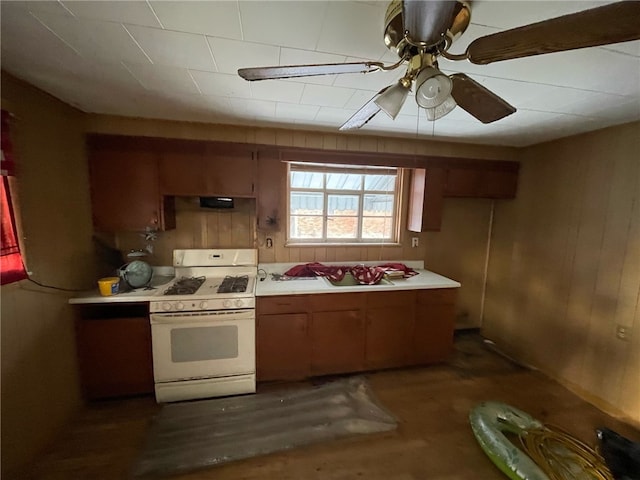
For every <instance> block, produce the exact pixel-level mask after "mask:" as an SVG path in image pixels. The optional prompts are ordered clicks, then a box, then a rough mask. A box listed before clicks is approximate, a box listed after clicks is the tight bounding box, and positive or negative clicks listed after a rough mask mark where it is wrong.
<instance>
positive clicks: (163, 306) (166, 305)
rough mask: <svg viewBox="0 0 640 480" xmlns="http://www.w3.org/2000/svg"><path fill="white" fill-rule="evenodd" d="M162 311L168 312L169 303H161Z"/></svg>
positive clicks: (169, 308)
mask: <svg viewBox="0 0 640 480" xmlns="http://www.w3.org/2000/svg"><path fill="white" fill-rule="evenodd" d="M162 309H163V310H164V311H165V312H168V311H169V310H171V304H170V303H169V302H163V303H162Z"/></svg>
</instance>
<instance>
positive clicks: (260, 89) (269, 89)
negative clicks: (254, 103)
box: [249, 80, 304, 103]
mask: <svg viewBox="0 0 640 480" xmlns="http://www.w3.org/2000/svg"><path fill="white" fill-rule="evenodd" d="M249 87H250V88H251V95H252V98H255V99H258V100H271V101H274V102H286V103H298V102H299V101H300V97H301V96H302V91H303V90H304V85H303V84H302V83H292V82H283V81H281V80H272V81H269V82H266V81H261V82H249Z"/></svg>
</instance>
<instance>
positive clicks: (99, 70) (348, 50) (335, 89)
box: [1, 0, 640, 146]
mask: <svg viewBox="0 0 640 480" xmlns="http://www.w3.org/2000/svg"><path fill="white" fill-rule="evenodd" d="M603 3H610V2H594V1H574V0H571V1H493V0H476V1H475V2H473V5H472V24H471V25H470V27H469V29H468V30H467V32H466V33H465V34H464V35H463V36H462V38H461V39H460V40H458V42H457V43H456V44H454V46H453V47H452V49H451V51H452V52H462V51H464V47H466V45H467V44H468V43H470V42H471V41H472V40H474V39H475V38H477V37H480V36H483V35H487V34H489V33H492V32H496V31H499V30H503V29H507V28H512V27H516V26H520V25H524V24H528V23H532V22H536V21H540V20H543V19H545V18H551V17H556V16H560V15H564V14H567V13H572V12H576V11H580V10H584V9H587V8H592V7H595V6H598V5H601V4H603ZM387 5H388V2H382V1H380V2H379V1H291V2H288V1H244V0H240V1H206V2H204V1H201V2H191V1H179V2H174V1H127V2H118V1H39V2H13V1H6V0H2V2H1V14H2V17H1V18H2V29H1V32H2V57H1V61H2V68H3V69H4V70H6V71H8V72H10V73H12V74H13V75H15V76H17V77H19V78H22V79H24V80H26V81H28V82H29V83H32V84H33V85H36V86H37V87H39V88H41V89H42V90H45V91H46V92H49V93H50V94H52V95H54V96H55V97H58V98H59V99H61V100H63V101H65V102H67V103H69V104H71V105H74V106H76V107H77V108H79V109H81V110H83V111H85V112H95V113H104V114H113V115H124V116H135V117H148V118H164V119H175V120H189V121H203V122H213V123H230V124H244V125H263V126H274V127H293V128H305V129H313V130H325V131H337V129H338V128H339V127H340V125H342V123H343V122H345V121H346V120H347V119H348V118H349V117H350V116H351V115H352V114H353V113H355V111H356V110H357V109H358V108H359V107H360V106H361V105H363V104H364V103H365V102H367V101H368V100H369V99H370V98H371V97H372V96H373V95H374V94H375V93H376V92H377V91H378V90H380V89H381V88H383V87H384V86H386V85H389V84H391V83H393V82H394V81H395V80H397V79H398V78H399V77H400V76H401V75H402V74H403V73H404V69H403V68H399V69H397V70H394V71H391V72H376V73H370V74H367V75H362V74H347V75H337V76H336V75H334V76H323V77H309V78H307V79H296V80H268V81H262V82H252V83H250V82H247V81H245V80H243V79H241V78H240V77H238V75H237V74H236V71H237V69H238V68H240V67H253V66H270V65H288V64H305V63H340V62H349V61H361V60H381V61H384V62H386V63H394V62H395V61H396V60H397V59H396V58H395V56H394V55H393V54H392V53H391V52H390V51H388V50H386V48H385V46H384V43H383V40H382V30H383V21H384V14H385V10H386V7H387ZM440 68H441V69H442V70H443V71H445V72H447V73H453V72H464V73H467V74H469V75H470V76H471V77H473V78H474V79H475V80H477V81H478V82H480V83H482V84H483V85H485V86H486V87H488V88H490V89H491V90H493V91H494V92H495V93H497V94H498V95H500V96H502V97H503V98H504V99H505V100H507V101H508V102H509V103H511V104H512V105H514V106H515V107H516V108H517V109H518V111H517V112H516V113H515V114H513V115H511V116H509V117H507V118H505V119H503V120H500V121H498V122H495V123H492V124H488V125H484V124H482V123H480V122H479V121H477V120H475V119H474V118H473V117H471V116H470V115H469V114H467V113H466V112H465V111H464V110H462V109H460V108H456V109H455V110H454V111H453V112H452V113H450V114H449V115H447V116H446V117H444V118H442V119H440V120H437V121H436V122H429V121H427V120H426V117H425V115H424V112H422V111H420V112H419V111H418V108H417V106H416V104H415V102H414V101H413V98H409V99H408V100H407V102H406V103H405V106H404V107H403V109H402V111H401V114H400V115H399V116H398V117H397V118H396V120H395V121H392V120H391V119H390V118H388V117H387V116H386V115H385V114H384V113H382V112H381V113H379V114H378V115H377V116H376V117H375V118H374V119H373V120H372V121H371V122H369V123H368V124H367V125H365V127H363V129H361V130H360V132H361V133H365V134H380V135H393V136H403V137H410V138H416V137H419V138H425V139H428V138H432V137H436V138H437V139H443V140H444V139H447V140H453V141H459V142H473V143H485V144H495V145H513V146H525V145H530V144H534V143H539V142H542V141H547V140H551V139H555V138H560V137H564V136H569V135H573V134H577V133H581V132H587V131H591V130H597V129H600V128H603V127H607V126H610V125H616V124H620V123H626V122H629V121H634V120H640V41H635V42H627V43H622V44H617V45H611V46H607V47H598V48H589V49H582V50H575V51H572V52H563V53H554V54H549V55H542V56H537V57H529V58H525V59H517V60H510V61H506V62H499V63H495V64H491V65H485V66H479V65H473V64H471V63H469V62H466V61H465V62H451V61H447V60H445V59H442V58H441V59H440ZM419 113H420V114H421V115H419ZM356 133H358V131H356ZM347 134H348V133H347Z"/></svg>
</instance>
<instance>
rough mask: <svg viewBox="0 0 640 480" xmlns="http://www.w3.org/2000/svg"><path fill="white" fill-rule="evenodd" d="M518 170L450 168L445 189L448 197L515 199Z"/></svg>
mask: <svg viewBox="0 0 640 480" xmlns="http://www.w3.org/2000/svg"><path fill="white" fill-rule="evenodd" d="M517 186H518V170H517V168H515V167H514V166H513V164H509V165H508V167H505V168H504V169H495V170H494V169H479V168H449V169H447V178H446V182H445V187H444V195H445V196H446V197H479V198H515V196H516V189H517Z"/></svg>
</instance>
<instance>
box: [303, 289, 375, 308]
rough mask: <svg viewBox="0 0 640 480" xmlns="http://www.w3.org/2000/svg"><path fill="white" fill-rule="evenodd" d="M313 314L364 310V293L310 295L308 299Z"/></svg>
mask: <svg viewBox="0 0 640 480" xmlns="http://www.w3.org/2000/svg"><path fill="white" fill-rule="evenodd" d="M309 300H310V301H309V303H310V307H311V311H313V312H338V311H344V310H360V309H362V308H364V304H365V301H364V300H365V295H364V293H326V294H324V295H311V297H310V299H309Z"/></svg>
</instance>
